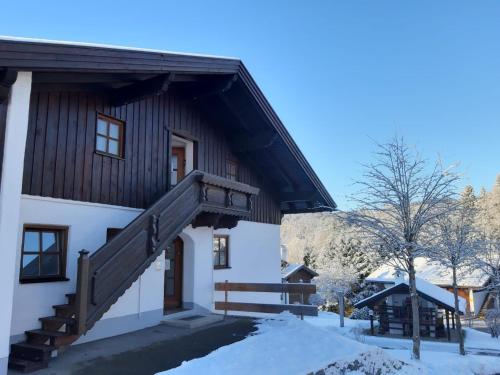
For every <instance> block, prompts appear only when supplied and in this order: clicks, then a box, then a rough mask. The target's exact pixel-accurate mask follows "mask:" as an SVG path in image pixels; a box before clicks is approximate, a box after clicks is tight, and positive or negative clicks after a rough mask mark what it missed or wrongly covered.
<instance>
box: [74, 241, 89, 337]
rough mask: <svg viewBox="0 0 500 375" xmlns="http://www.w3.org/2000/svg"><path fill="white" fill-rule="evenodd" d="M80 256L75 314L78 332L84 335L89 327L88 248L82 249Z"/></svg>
mask: <svg viewBox="0 0 500 375" xmlns="http://www.w3.org/2000/svg"><path fill="white" fill-rule="evenodd" d="M79 254H80V257H79V258H78V274H77V279H76V299H75V315H76V319H77V324H78V325H77V333H78V334H79V335H82V334H84V333H85V331H86V327H87V304H88V292H89V269H90V258H89V252H88V251H87V250H81V251H80V252H79Z"/></svg>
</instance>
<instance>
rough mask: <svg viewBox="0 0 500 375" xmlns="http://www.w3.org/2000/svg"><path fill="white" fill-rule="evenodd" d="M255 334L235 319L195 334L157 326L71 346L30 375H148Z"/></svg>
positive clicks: (246, 322) (243, 320) (251, 324)
mask: <svg viewBox="0 0 500 375" xmlns="http://www.w3.org/2000/svg"><path fill="white" fill-rule="evenodd" d="M255 330H256V327H255V320H253V319H250V318H235V317H228V318H226V319H225V320H224V321H222V322H220V323H215V324H213V325H210V326H208V327H204V328H198V329H195V330H189V329H186V328H177V327H171V326H166V325H159V326H155V327H151V328H147V329H144V330H141V331H136V332H132V333H129V334H125V335H121V336H115V337H111V338H109V339H104V340H99V341H94V342H90V343H86V344H81V345H76V346H72V347H70V348H69V349H68V350H67V351H66V352H65V353H62V354H60V356H59V357H58V358H54V359H52V360H51V361H50V362H49V368H47V369H44V370H40V371H37V372H35V373H34V374H35V375H90V374H92V375H114V374H120V375H151V374H155V373H157V372H159V371H165V370H168V369H171V368H174V367H177V366H179V365H180V364H181V363H182V362H183V361H188V360H190V359H193V358H198V357H203V356H205V355H207V354H208V353H210V352H212V351H213V350H215V349H217V348H220V347H221V346H225V345H229V344H232V343H234V342H236V341H240V340H243V339H244V338H245V337H246V336H248V335H249V334H250V333H252V332H254V331H255ZM14 374H18V373H17V372H13V371H9V375H14Z"/></svg>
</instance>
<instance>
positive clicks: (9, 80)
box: [0, 69, 17, 104]
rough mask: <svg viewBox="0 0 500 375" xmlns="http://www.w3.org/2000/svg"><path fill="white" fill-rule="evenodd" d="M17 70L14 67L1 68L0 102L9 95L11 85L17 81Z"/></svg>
mask: <svg viewBox="0 0 500 375" xmlns="http://www.w3.org/2000/svg"><path fill="white" fill-rule="evenodd" d="M16 79H17V72H16V71H15V70H12V69H0V104H1V103H3V102H4V101H6V100H7V98H8V97H9V92H10V87H11V86H12V85H13V84H14V82H16Z"/></svg>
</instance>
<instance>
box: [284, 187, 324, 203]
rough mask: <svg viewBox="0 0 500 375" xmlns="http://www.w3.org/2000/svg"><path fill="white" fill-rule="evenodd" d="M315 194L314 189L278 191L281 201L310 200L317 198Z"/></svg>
mask: <svg viewBox="0 0 500 375" xmlns="http://www.w3.org/2000/svg"><path fill="white" fill-rule="evenodd" d="M316 195H317V191H314V190H307V191H292V192H281V193H279V197H280V199H281V201H282V202H311V201H313V200H314V199H315V198H317V197H316Z"/></svg>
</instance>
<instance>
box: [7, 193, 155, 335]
mask: <svg viewBox="0 0 500 375" xmlns="http://www.w3.org/2000/svg"><path fill="white" fill-rule="evenodd" d="M141 212H142V210H139V209H133V208H126V207H116V206H108V205H102V204H94V203H84V202H76V201H70V200H63V199H52V198H42V197H33V196H27V195H23V196H22V199H21V215H20V224H19V231H18V245H17V261H16V267H15V270H16V275H15V286H14V304H13V319H12V324H11V336H13V339H14V340H15V341H17V340H18V339H21V338H22V334H23V333H24V331H25V330H28V329H35V328H39V327H40V323H39V321H38V318H39V317H43V316H51V315H53V314H54V310H53V309H52V305H56V304H62V303H67V302H66V298H65V294H66V293H74V292H75V289H76V273H77V259H78V251H80V250H82V249H87V250H88V251H90V252H91V253H92V252H94V251H95V250H97V249H98V248H99V247H100V246H102V245H103V244H104V243H105V241H106V229H107V228H109V227H113V228H122V227H125V226H126V225H127V224H128V223H129V222H130V221H132V220H133V219H134V218H135V217H136V216H137V215H139V214H140V213H141ZM23 224H52V225H64V226H69V231H68V255H67V267H66V276H67V277H68V278H69V279H70V280H69V281H61V282H49V283H36V284H20V283H19V269H20V260H21V259H20V258H21V250H20V248H21V243H22V229H23ZM162 259H163V254H162V256H160V257H159V258H158V260H157V262H154V263H153V264H152V265H151V266H150V267H149V268H148V269H147V270H146V271H145V273H144V274H143V275H142V276H141V278H140V279H138V280H137V281H136V282H135V283H134V284H133V285H132V286H131V287H130V288H129V289H128V290H127V291H126V292H125V294H124V295H123V296H122V297H121V298H120V299H119V300H118V302H117V303H116V304H114V305H113V306H112V307H111V309H110V310H109V311H108V312H106V314H105V315H104V316H103V319H102V320H106V319H112V318H116V317H123V316H130V315H133V314H135V315H136V316H137V319H140V318H141V315H143V314H145V313H147V312H149V311H160V310H161V309H163V277H164V276H163V272H164V262H163V260H162ZM158 321H159V319H158V320H157V322H158ZM99 329H101V331H103V332H97V331H99ZM104 331H105V328H104V326H103V324H102V323H101V324H100V325H96V328H95V329H92V330H91V331H90V332H89V334H88V335H87V336H86V337H83V338H82V339H81V340H80V341H88V340H89V339H91V338H94V339H95V338H100V337H103V336H106V335H108V334H106V332H104ZM110 333H111V332H110ZM19 335H21V337H19Z"/></svg>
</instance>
